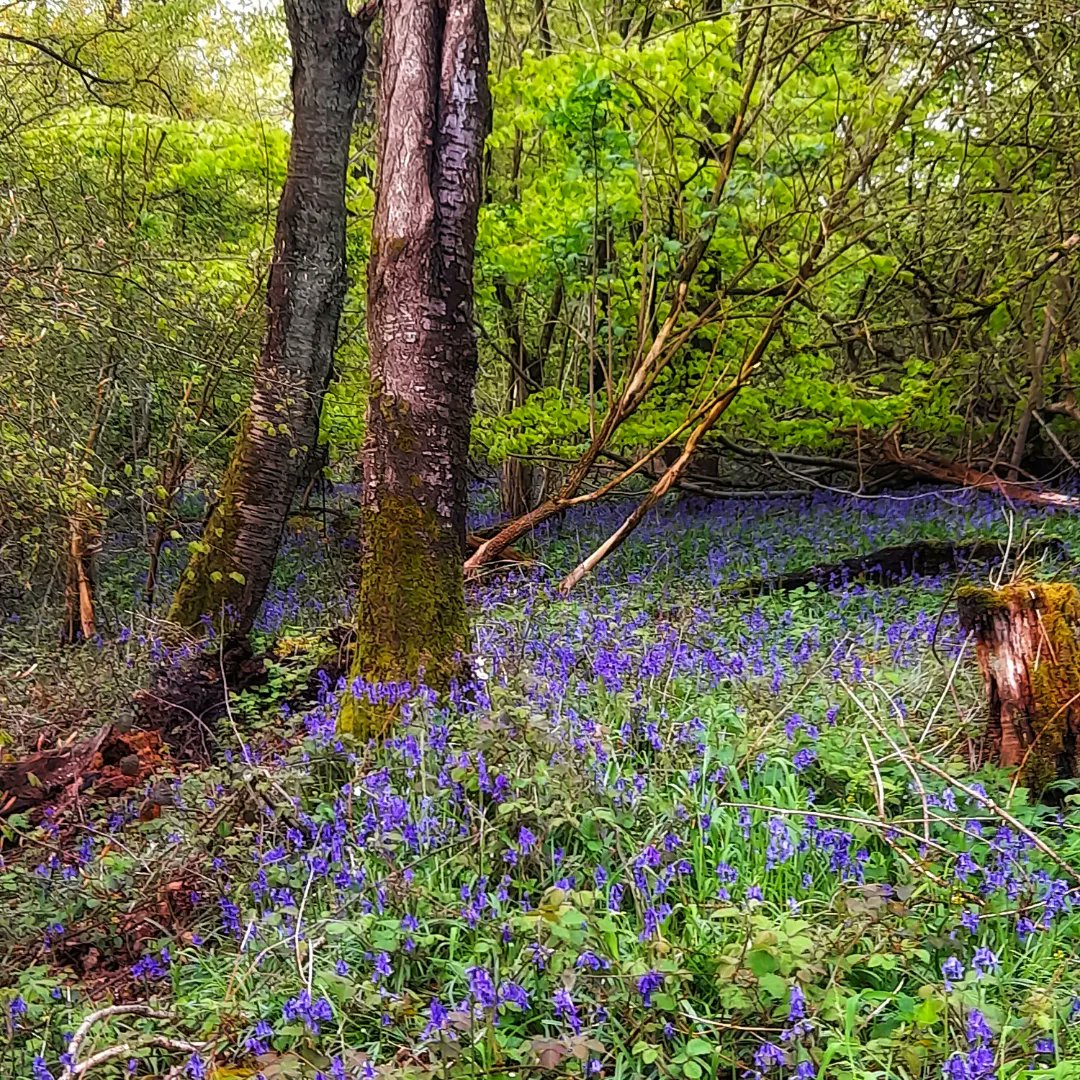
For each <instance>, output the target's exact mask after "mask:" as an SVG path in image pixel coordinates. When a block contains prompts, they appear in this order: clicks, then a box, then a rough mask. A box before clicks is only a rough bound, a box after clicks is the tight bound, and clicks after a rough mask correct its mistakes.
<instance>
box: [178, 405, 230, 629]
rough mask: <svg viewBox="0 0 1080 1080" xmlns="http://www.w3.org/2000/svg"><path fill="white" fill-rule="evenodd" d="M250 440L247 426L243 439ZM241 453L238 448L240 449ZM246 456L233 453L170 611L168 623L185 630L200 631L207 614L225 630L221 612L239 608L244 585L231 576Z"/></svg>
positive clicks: (217, 625) (216, 625) (216, 624)
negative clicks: (237, 494) (237, 505)
mask: <svg viewBox="0 0 1080 1080" xmlns="http://www.w3.org/2000/svg"><path fill="white" fill-rule="evenodd" d="M246 438H247V424H246V423H245V425H244V429H243V431H242V432H241V434H240V439H241V440H244V439H246ZM238 450H239V447H238ZM244 458H245V455H244V454H242V453H240V452H234V453H233V457H232V461H231V463H230V465H229V468H228V470H227V471H226V473H225V476H224V477H223V478H222V484H221V494H220V496H219V497H218V500H217V504H216V505H215V506H214V509H213V510H212V511H211V513H210V518H209V520H208V521H207V522H206V525H205V526H204V527H203V531H202V534H201V536H200V537H199V543H200V545H201V546H200V547H199V548H198V549H196V550H195V552H194V553H193V554H192V556H191V559H190V561H189V562H188V565H187V566H186V567H185V569H184V572H183V574H182V575H181V577H180V583H179V584H178V585H177V587H176V594H175V595H174V596H173V601H172V605H171V607H170V608H169V622H171V623H174V624H175V625H177V626H181V627H183V628H184V629H185V630H191V631H197V630H198V629H199V628H200V626H201V623H202V618H203V616H204V615H206V616H208V617H209V618H210V619H211V621H212V622H213V624H214V625H215V627H216V628H217V629H219V630H220V629H223V627H222V625H221V624H222V622H223V619H222V612H223V611H224V610H225V609H226V608H232V607H235V606H236V605H237V602H238V601H239V600H240V599H241V597H242V595H243V590H244V582H243V581H242V580H237V578H236V577H233V576H230V575H233V574H237V573H238V570H237V567H236V565H235V563H234V561H233V556H232V553H233V550H234V547H235V542H236V536H237V531H238V527H239V526H238V522H237V517H236V492H237V488H238V487H239V486H240V481H241V476H242V470H243V461H244Z"/></svg>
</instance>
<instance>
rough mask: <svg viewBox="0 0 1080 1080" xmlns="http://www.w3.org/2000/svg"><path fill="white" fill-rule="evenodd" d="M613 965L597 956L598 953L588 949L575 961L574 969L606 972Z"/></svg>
mask: <svg viewBox="0 0 1080 1080" xmlns="http://www.w3.org/2000/svg"><path fill="white" fill-rule="evenodd" d="M610 966H611V965H610V964H608V962H607V961H606V960H605V959H604V958H603V957H602V956H597V955H596V953H594V952H592V951H591V950H589V949H586V950H585V952H583V953H582V954H581V955H580V956H579V957H578V958H577V959H576V960H575V961H574V967H579V968H580V967H585V968H588V969H589V970H590V971H601V970H604V971H606V970H607V969H608V967H610Z"/></svg>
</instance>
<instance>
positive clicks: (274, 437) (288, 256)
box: [170, 0, 370, 633]
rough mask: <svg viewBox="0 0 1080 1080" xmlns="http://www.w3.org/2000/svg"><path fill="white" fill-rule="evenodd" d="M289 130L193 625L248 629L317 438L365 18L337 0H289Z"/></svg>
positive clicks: (341, 262) (194, 583)
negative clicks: (258, 326) (249, 359)
mask: <svg viewBox="0 0 1080 1080" xmlns="http://www.w3.org/2000/svg"><path fill="white" fill-rule="evenodd" d="M285 17H286V22H287V24H288V29H289V40H290V42H291V43H292V54H293V72H292V97H293V131H292V144H291V146H290V149H289V164H288V171H287V174H286V179H285V187H284V189H283V191H282V194H281V203H280V206H279V208H278V217H277V231H276V233H275V237H274V257H273V262H272V264H271V267H270V279H269V283H268V287H267V295H266V304H267V330H266V336H265V338H264V341H263V347H262V352H261V355H260V357H259V361H258V364H257V366H256V369H255V385H254V390H253V392H252V398H251V407H250V409H249V411H248V414H247V417H246V418H245V421H244V424H243V427H242V429H241V431H240V434H239V436H238V437H237V442H236V446H235V448H234V450H233V456H232V460H231V462H230V463H229V467H228V470H227V471H226V473H225V477H224V479H223V481H222V486H221V492H220V495H219V498H218V500H217V503H216V505H215V507H214V509H213V511H212V512H211V514H210V516H209V518H208V519H207V522H206V524H205V526H204V528H203V532H202V537H201V538H200V540H199V543H198V546H197V547H196V550H195V554H194V555H193V557H192V559H191V563H190V564H189V566H188V567H187V569H186V570H185V572H184V576H183V578H182V579H181V582H180V585H179V587H178V589H177V593H176V596H175V598H174V600H173V606H172V610H171V612H170V618H171V619H172V621H174V622H176V623H178V624H180V625H182V626H184V627H186V628H189V629H194V628H197V627H198V626H199V623H200V620H202V618H203V617H204V616H206V617H209V618H210V619H212V620H214V621H221V622H223V624H224V626H223V628H227V629H229V630H231V631H234V632H238V633H247V631H248V630H250V629H251V626H252V624H253V623H254V621H255V617H256V615H257V614H258V612H259V608H260V606H261V604H262V601H263V597H264V595H265V593H266V587H267V585H268V583H269V581H270V574H271V571H272V570H273V567H274V559H275V557H276V556H277V550H278V544H279V542H280V540H281V534H282V530H283V528H284V526H285V519H286V518H287V516H288V513H289V507H290V505H291V503H292V499H293V496H294V495H295V493H296V489H297V486H298V484H299V483H300V480H301V478H302V476H303V475H304V471H305V469H306V467H307V462H308V459H309V455H310V452H311V450H312V448H313V447H314V445H315V442H316V440H317V438H318V433H319V411H320V409H321V406H322V398H323V391H324V388H325V385H326V377H327V372H328V371H329V370H330V362H331V359H332V356H333V351H334V345H335V341H336V338H337V329H338V319H339V317H340V315H341V304H342V300H343V298H344V295H345V287H346V272H345V170H346V166H347V165H348V160H349V140H350V136H351V134H352V127H353V117H354V115H355V113H356V103H357V99H358V97H359V95H360V83H361V79H362V76H363V69H364V59H365V56H366V40H365V35H366V31H367V25H368V22H369V21H370V15H368V14H366V13H362V14H361V15H360V16H353V15H351V14H350V13H349V10H348V7H347V5H346V3H345V2H344V0H285Z"/></svg>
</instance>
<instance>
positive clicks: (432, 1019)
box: [420, 998, 450, 1042]
mask: <svg viewBox="0 0 1080 1080" xmlns="http://www.w3.org/2000/svg"><path fill="white" fill-rule="evenodd" d="M449 1020H450V1013H449V1012H448V1011H447V1009H446V1006H445V1005H443V1003H442V1002H441V1001H440V1000H439V999H438V998H435V999H434V1000H433V1001H432V1002H431V1005H430V1006H429V1007H428V1022H427V1025H426V1026H425V1028H424V1030H423V1032H422V1033H421V1035H420V1038H421V1039H423V1040H424V1041H425V1042H427V1041H429V1040H431V1039H433V1038H434V1037H435V1036H436V1035H437V1034H438V1033H439V1032H441V1031H443V1030H445V1028H446V1025H447V1024H448V1023H449Z"/></svg>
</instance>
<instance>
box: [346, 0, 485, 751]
mask: <svg viewBox="0 0 1080 1080" xmlns="http://www.w3.org/2000/svg"><path fill="white" fill-rule="evenodd" d="M381 50H382V69H381V74H380V83H379V107H378V124H379V145H378V162H377V169H378V175H377V181H376V200H375V218H374V222H373V226H372V244H371V260H370V263H369V267H368V341H369V349H370V391H369V399H368V408H367V428H366V432H365V442H364V486H363V496H362V500H361V506H362V522H363V524H362V529H363V553H362V562H361V580H360V604H359V608H360V611H359V624H358V634H357V646H356V649H357V652H356V660H355V664H354V668H353V675H354V677H355V678H358V679H359V680H360V681H361V683H366V684H369V685H370V684H383V683H387V682H396V683H400V682H407V681H415V680H416V679H418V678H419V677H422V678H423V680H424V681H425V682H426V683H427V684H428V685H429V686H434V687H438V686H440V685H444V684H445V683H447V682H448V681H449V679H450V678H451V677H452V675H453V673H454V671H455V669H456V667H457V665H458V663H459V660H460V655H461V653H462V652H463V651H464V649H465V648H466V645H467V633H468V625H467V620H466V614H465V597H464V584H463V580H462V572H461V565H462V559H463V556H464V551H465V510H466V499H467V474H466V462H467V455H468V446H469V422H470V418H471V414H472V391H473V383H474V380H475V376H476V339H475V332H474V329H473V314H472V309H473V282H472V275H473V249H474V247H475V242H476V219H477V212H478V210H479V206H480V196H481V191H480V188H481V166H482V160H483V149H484V139H485V137H486V135H487V130H488V123H489V115H490V99H489V95H488V87H487V61H488V34H487V17H486V13H485V10H484V5H483V0H443V2H441V3H440V2H438V0H387V2H386V3H385V4H384V6H383V40H382V44H381ZM376 696H377V695H376V694H375V693H374V691H373V692H372V694H371V695H370V698H369V697H366V696H362V697H360V698H357V697H354V696H348V697H347V699H346V703H345V707H344V708H343V709H342V713H341V721H340V723H341V727H342V729H343V730H352V731H355V732H356V733H358V734H361V735H370V734H376V733H377V729H376V726H377V725H378V726H379V727H381V725H382V724H384V723H385V722H386V721H387V720H388V719H389V716H388V714H387V713H386V712H385V710H382V709H377V708H374V707H368V706H373V705H374V702H373V701H372V700H370V699H372V698H374V697H376ZM365 701H366V702H367V704H365Z"/></svg>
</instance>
